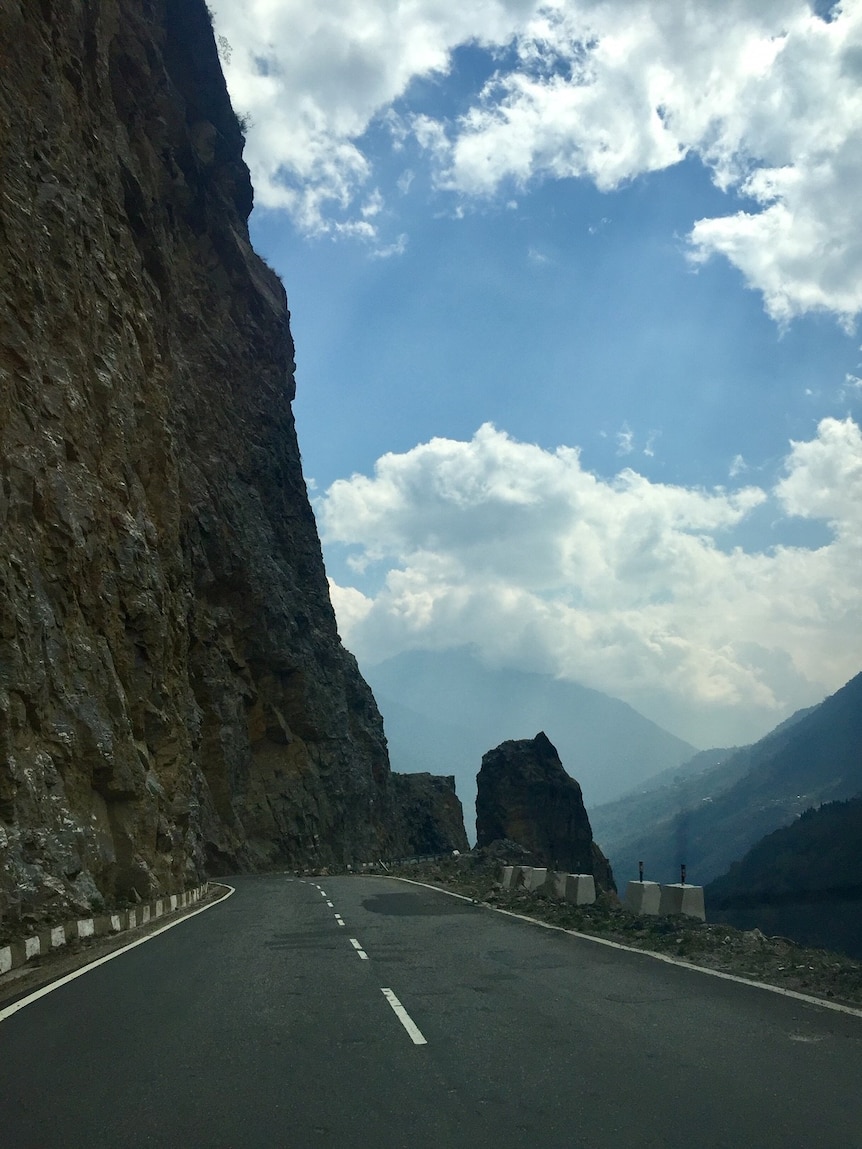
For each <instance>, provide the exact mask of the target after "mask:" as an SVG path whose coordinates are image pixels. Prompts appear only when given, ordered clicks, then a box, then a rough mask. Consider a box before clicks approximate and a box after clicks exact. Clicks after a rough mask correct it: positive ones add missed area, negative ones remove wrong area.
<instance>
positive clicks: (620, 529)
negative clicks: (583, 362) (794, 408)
mask: <svg viewBox="0 0 862 1149" xmlns="http://www.w3.org/2000/svg"><path fill="white" fill-rule="evenodd" d="M770 497H771V498H772V499H773V500H775V502H776V504H777V506H778V507H779V508H780V509H781V510H782V511H783V512H784V513H786V514H790V515H804V516H807V517H809V518H816V519H820V520H824V521H826V522H828V523H830V524H831V525H832V528H833V531H834V538H833V541H832V542H831V543H830V544H829V545H828V546H823V547H820V548H819V549H806V548H803V547H778V548H776V549H774V550H773V551H770V552H767V553H755V554H750V553H746V552H744V551H742V550H741V549H739V548H733V547H730V546H726V545H725V546H724V548H722V545H721V544H722V543H723V542H724V540H725V539H726V535H727V532H728V531H730V530H732V528H733V527H734V526H736V525H737V524H739V523H740V522H742V521H743V520H744V519H745V517H746V516H747V515H748V514H749V513H750V512H751V511H752V510H753V509H754V508H755V507H757V506H759V505H761V504H762V503H763V502H764V501H766V500H767V498H770ZM317 511H318V515H319V518H320V522H321V526H322V529H323V535H324V539H325V541H326V543H327V545H328V546H329V547H332V546H333V545H334V544H336V543H340V544H347V545H348V546H352V547H354V548H358V551H359V554H360V556H362V557H364V559H365V560H366V562H367V563H368V564H374V563H376V564H380V565H382V567H383V569H384V571H385V572H386V573H385V580H384V582H383V585H382V589H381V590H379V592H377V593H376V594H374V595H364V594H361V593H360V592H359V591H357V590H356V589H354V588H349V587H348V588H335V589H334V592H333V598H334V602H335V605H336V610H337V611H338V615H339V623H340V628H341V631H342V635H343V637H344V639H345V641H346V643H347V644H348V646H350V647H351V648H352V649H354V650H355V652H356V653H357V654H358V655H359V656H360V658H365V659H368V660H369V661H371V662H373V661H376V660H378V659H380V658H383V657H386V656H388V655H391V654H394V653H396V652H397V651H398V650H401V649H405V648H409V647H411V646H424V647H431V648H445V647H447V646H454V645H461V644H463V643H467V642H472V643H476V644H477V645H478V646H479V647H480V649H481V650H482V651H483V652H484V653H485V655H486V657H488V658H489V659H490V660H492V661H493V660H497V661H500V662H507V663H510V664H527V665H531V666H535V667H539V668H542V669H544V670H546V671H549V672H551V673H555V674H559V675H562V676H564V677H570V678H572V679H575V680H577V681H580V682H583V683H585V684H587V685H591V686H594V687H596V688H598V689H601V690H605V691H608V692H610V693H612V694H615V695H617V696H620V697H623V698H626V699H627V700H629V701H630V702H632V703H633V704H634V705H637V706H639V707H640V708H641V709H643V710H644V711H645V712H647V713H649V714H650V715H651V716H653V717H655V718H656V719H657V720H658V721H665V722H670V723H672V724H674V723H675V725H676V727H677V728H678V729H685V730H686V732H687V733H688V734H689V736H692V735H695V734H696V733H697V728H696V727H697V723H698V722H699V721H700V722H701V725H700V727H699V729H701V730H702V731H703V730H709V731H712V730H714V729H717V728H718V727H717V726H716V722H717V720H718V718H720V719H721V722H723V723H725V726H724V727H722V729H725V732H727V730H728V729H729V730H730V731H731V732H732V730H733V729H739V725H738V724H739V723H742V724H743V726H744V725H745V723H746V722H748V723H749V724H752V723H753V724H754V727H756V728H757V729H758V730H760V731H762V730H763V729H765V727H766V725H768V724H769V722H770V721H771V720H774V719H776V718H778V717H781V716H783V714H784V713H786V712H787V710H788V709H789V708H792V707H794V706H798V705H803V704H810V703H811V702H812V701H815V700H816V699H817V698H818V697H820V696H822V695H823V694H825V693H826V692H827V691H829V690H832V689H835V688H837V687H838V686H839V685H841V684H842V683H843V682H844V681H846V680H847V679H848V678H849V677H851V675H852V674H854V673H855V672H856V671H857V670H858V669H859V666H858V662H859V650H860V639H862V611H860V605H862V603H860V598H862V592H860V590H859V581H858V571H859V569H860V559H862V554H860V550H862V434H860V430H859V427H858V426H857V425H856V424H855V423H853V422H852V421H851V420H845V421H843V422H840V421H838V420H834V419H826V420H824V421H823V422H822V423H821V424H820V426H819V428H818V432H817V435H816V437H815V438H814V439H812V440H811V441H810V442H805V443H793V444H792V445H791V449H790V452H789V454H788V456H787V460H786V469H785V473H784V475H783V477H782V478H781V480H780V481H779V482H778V483H777V485H776V486H775V488H774V490H773V491H771V492H766V491H763V490H760V489H758V488H756V487H746V488H743V489H740V490H736V491H733V492H730V491H726V490H724V489H721V488H718V489H716V490H713V491H706V490H701V489H686V488H683V487H678V486H670V485H667V484H661V483H651V482H649V481H648V480H647V479H645V478H644V477H642V476H640V475H638V474H636V473H635V472H634V471H632V470H629V469H627V470H623V471H621V472H620V473H619V474H618V475H617V476H616V478H614V479H613V480H612V481H605V480H602V479H600V478H597V477H596V476H595V475H592V474H590V473H589V472H588V471H586V470H584V468H583V467H582V466H581V462H580V457H579V454H578V452H577V450H575V449H572V448H569V447H560V448H558V449H557V450H556V451H554V452H549V451H546V450H543V449H542V448H540V447H538V446H534V445H530V444H525V443H519V442H516V441H514V440H513V439H511V438H509V437H508V436H507V435H505V434H504V433H502V432H500V431H498V430H496V429H495V428H494V427H492V426H490V425H485V426H483V427H482V428H480V430H479V431H478V432H477V433H476V435H475V436H474V438H473V439H472V440H471V441H470V442H457V441H453V440H447V439H433V440H431V441H430V442H428V443H424V444H421V445H420V446H417V447H415V448H414V449H413V450H411V451H408V452H406V453H405V454H401V455H395V454H388V455H385V456H383V457H382V458H381V459H380V460H379V462H378V464H377V467H376V469H375V473H374V476H373V477H367V476H361V475H355V476H354V477H353V478H351V479H350V480H340V481H338V482H336V483H334V484H333V485H332V486H331V487H330V488H329V490H328V491H327V493H326V495H325V496H324V497H323V498H322V499H321V500H319V502H318V503H317ZM686 715H687V716H689V717H690V718H691V723H693V725H692V724H689V726H688V727H685V716H686ZM698 716H700V717H698ZM733 722H736V723H737V727H733ZM710 723H712V725H710Z"/></svg>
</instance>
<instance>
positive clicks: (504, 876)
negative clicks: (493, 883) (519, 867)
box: [500, 866, 515, 890]
mask: <svg viewBox="0 0 862 1149" xmlns="http://www.w3.org/2000/svg"><path fill="white" fill-rule="evenodd" d="M514 872H515V867H514V866H503V871H502V873H501V874H500V885H501V886H502V887H503V889H504V890H511V888H512V875H513V874H514Z"/></svg>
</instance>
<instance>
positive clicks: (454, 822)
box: [392, 773, 470, 858]
mask: <svg viewBox="0 0 862 1149" xmlns="http://www.w3.org/2000/svg"><path fill="white" fill-rule="evenodd" d="M392 782H393V786H394V789H395V796H396V804H397V808H398V821H399V839H400V841H401V843H402V844H403V845H402V848H403V850H404V857H406V858H415V857H423V856H426V855H428V854H447V853H451V852H452V851H453V850H460V851H461V852H462V853H466V851H467V850H469V849H470V843H469V842H468V841H467V831H466V830H465V829H464V811H463V809H462V807H461V802H460V799H459V798H458V796H457V794H456V793H455V779H454V777H452V776H448V777H446V776H443V775H437V774H422V773H417V774H393V775H392Z"/></svg>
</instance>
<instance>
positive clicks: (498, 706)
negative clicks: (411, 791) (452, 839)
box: [362, 647, 695, 840]
mask: <svg viewBox="0 0 862 1149" xmlns="http://www.w3.org/2000/svg"><path fill="white" fill-rule="evenodd" d="M362 672H363V674H364V676H365V678H366V679H367V680H368V682H369V684H370V685H371V688H372V689H373V691H374V695H375V697H376V699H377V704H378V706H379V707H380V710H381V713H382V714H383V721H384V727H385V731H386V737H387V739H388V742H389V754H390V759H391V761H392V767H393V769H394V770H397V771H400V772H406V773H412V772H414V771H420V770H421V771H425V770H427V771H430V772H432V773H435V774H454V775H455V780H456V786H457V790H458V795H459V797H460V798H461V801H462V802H463V804H464V815H465V821H466V823H467V833H468V835H469V837H470V838H471V840H474V834H473V813H474V810H475V800H476V775H477V773H478V772H479V767H480V766H481V764H482V755H483V754H484V753H486V751H488V750H491V749H493V748H494V747H495V746H498V745H499V744H500V743H501V742H503V741H505V740H506V739H510V738H519V739H520V738H532V737H534V736H535V735H536V734H537V733H538V732H539V731H544V732H545V734H547V736H548V738H550V740H551V742H552V743H553V744H554V746H556V748H557V750H558V752H559V754H560V758H561V760H562V762H563V766H564V767H565V769H566V771H567V773H569V774H570V775H571V776H572V777H573V778H576V779H577V781H578V782H579V783H580V785H581V789H582V790H583V794H584V801H585V803H586V805H587V807H588V809H589V807H590V806H591V805H592V804H595V803H597V802H606V801H608V800H609V799H611V798H614V797H616V796H617V795H619V794H621V793H623V792H625V791H626V790H628V789H630V788H631V787H632V786H633V785H635V784H637V783H638V782H640V781H641V780H643V779H646V778H649V777H650V776H652V775H654V774H655V773H656V772H657V771H660V770H664V769H666V768H667V767H673V766H678V765H680V764H681V763H682V762H685V761H686V760H687V759H689V758H690V757H691V756H692V754H693V753H694V752H695V747H693V746H692V745H691V744H690V743H688V742H684V741H683V740H682V739H681V738H676V737H675V736H674V735H673V734H670V733H668V731H666V730H663V729H662V728H661V727H660V726H657V725H656V724H655V723H654V722H651V721H650V720H649V719H648V718H644V716H643V715H642V714H638V712H637V711H636V710H634V709H633V708H632V707H631V706H629V705H627V704H626V703H625V702H621V701H620V700H619V699H616V698H611V697H610V696H609V695H607V694H602V693H600V692H599V691H597V690H590V689H588V688H587V687H585V686H579V685H578V684H577V683H574V682H566V681H563V680H561V679H556V678H552V677H550V676H549V675H543V674H533V673H529V672H526V671H519V670H506V669H491V668H489V667H487V666H485V665H483V664H482V662H481V661H480V660H479V659H478V658H477V657H476V655H475V653H474V652H473V651H472V649H470V648H468V647H462V648H459V649H458V650H449V651H444V652H432V651H408V652H405V653H403V654H399V655H396V657H394V658H391V659H388V660H387V661H386V662H382V663H378V664H377V665H376V666H363V668H362Z"/></svg>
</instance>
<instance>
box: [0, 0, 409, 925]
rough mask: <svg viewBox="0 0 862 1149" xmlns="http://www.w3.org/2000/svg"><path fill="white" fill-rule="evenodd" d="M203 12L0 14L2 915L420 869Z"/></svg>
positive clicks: (94, 9)
mask: <svg viewBox="0 0 862 1149" xmlns="http://www.w3.org/2000/svg"><path fill="white" fill-rule="evenodd" d="M242 147H243V138H242V133H241V130H240V126H239V124H238V122H237V119H236V117H235V115H234V113H233V111H232V109H231V105H230V102H229V99H228V96H227V92H226V89H225V85H224V81H223V78H222V75H221V70H220V67H219V63H218V58H217V53H216V48H215V44H214V40H213V33H212V29H211V27H210V23H209V18H208V15H207V11H206V7H205V4H204V2H203V0H3V3H2V4H0V252H2V256H0V910H2V908H3V905H2V899H3V898H5V900H6V902H7V903H10V902H11V903H12V904H17V905H18V907H19V910H22V911H23V912H25V913H26V912H30V913H33V914H41V913H43V912H49V911H52V910H56V911H57V912H60V911H63V910H66V909H68V908H69V906H70V905H81V906H83V905H87V904H96V905H97V904H98V902H99V901H100V899H102V898H104V899H107V900H114V899H118V898H122V897H130V896H131V897H134V893H133V891H135V892H137V894H139V895H140V896H141V897H146V896H147V894H149V893H150V892H151V891H155V890H167V891H172V890H176V889H179V888H182V887H183V886H184V885H186V884H190V883H193V882H195V881H197V879H198V878H199V876H200V875H201V874H202V873H203V872H204V870H205V869H209V870H210V872H213V871H215V872H219V871H224V870H226V869H231V868H235V867H237V866H254V865H259V864H266V863H270V862H274V861H284V862H286V863H290V862H299V861H302V862H307V861H310V860H318V861H321V862H333V861H334V862H338V861H348V860H360V859H363V858H370V857H375V856H378V854H379V853H381V852H384V853H392V852H399V843H398V841H397V830H396V819H395V816H394V801H395V799H394V795H393V789H392V782H391V777H390V774H389V766H388V759H387V753H386V744H385V740H384V737H383V730H382V724H381V720H380V715H379V713H378V711H377V707H376V705H375V702H374V699H373V697H372V695H371V693H370V691H369V689H368V688H367V686H366V685H365V683H364V681H363V680H362V678H361V677H360V675H359V673H358V671H357V668H356V664H355V662H354V660H353V658H352V657H351V655H349V654H348V653H346V652H345V651H344V649H343V648H342V646H341V644H340V642H339V639H338V635H337V633H336V626H335V619H334V615H333V612H332V609H331V605H330V602H329V596H328V591H327V585H326V580H325V577H324V571H323V565H322V559H321V552H320V546H319V543H318V538H317V533H316V528H315V523H314V520H313V517H312V513H311V509H310V507H309V503H308V499H307V496H306V490H305V485H304V482H303V478H302V473H301V469H300V457H299V450H298V447H297V443H296V436H295V433H294V424H293V417H292V413H291V405H290V404H291V399H292V397H293V388H294V381H293V371H294V363H293V354H292V343H291V338H290V333H289V329H288V313H287V309H286V300H285V295H284V291H283V289H282V286H281V283H280V281H279V280H278V278H277V277H276V275H275V274H274V273H273V272H272V271H271V270H270V269H269V268H268V267H267V266H266V265H265V264H264V263H263V262H262V261H261V260H260V259H259V258H258V257H257V256H256V255H255V254H254V253H253V251H252V249H251V247H250V245H249V239H248V230H247V226H246V220H247V217H248V214H249V211H250V210H251V205H252V189H251V185H250V182H249V176H248V171H247V169H246V167H245V165H244V164H243V162H242V158H241V156H242Z"/></svg>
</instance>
